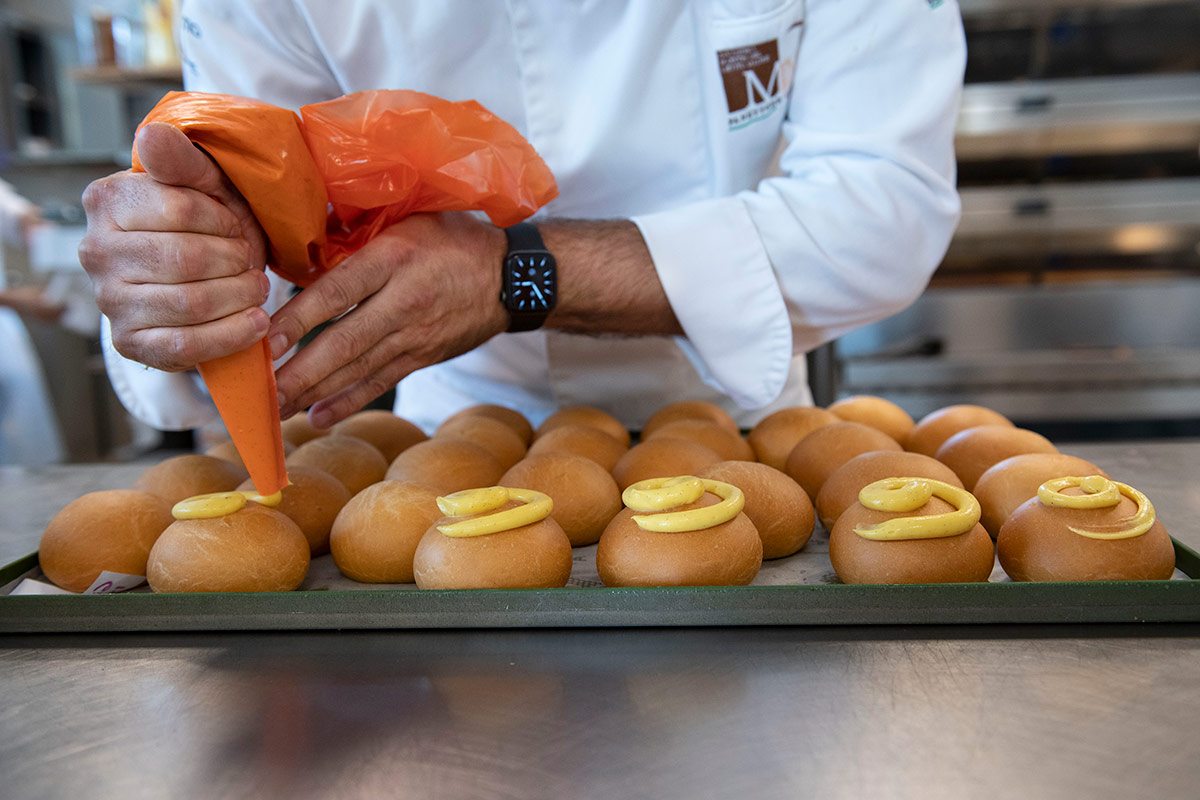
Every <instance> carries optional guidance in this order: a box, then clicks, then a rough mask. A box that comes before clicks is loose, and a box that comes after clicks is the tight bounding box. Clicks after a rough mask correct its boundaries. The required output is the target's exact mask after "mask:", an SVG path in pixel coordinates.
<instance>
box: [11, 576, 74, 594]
mask: <svg viewBox="0 0 1200 800" xmlns="http://www.w3.org/2000/svg"><path fill="white" fill-rule="evenodd" d="M8 594H9V597H16V596H17V595H19V594H28V595H33V594H71V592H68V591H67V590H66V589H61V588H59V587H57V586H55V585H54V584H52V583H45V582H44V581H35V580H34V579H33V578H26V579H25V580H23V581H21V582H20V583H18V584H17V586H16V588H15V589H13V590H12V591H11V592H9V593H8Z"/></svg>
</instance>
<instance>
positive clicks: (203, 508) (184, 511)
mask: <svg viewBox="0 0 1200 800" xmlns="http://www.w3.org/2000/svg"><path fill="white" fill-rule="evenodd" d="M247 502H253V503H258V504H259V505H262V506H277V505H279V504H280V503H281V502H283V492H281V491H280V492H275V493H274V494H269V495H266V496H263V495H261V494H259V493H258V492H254V491H244V492H213V493H212V494H198V495H196V496H195V497H189V498H187V499H186V500H180V501H179V502H178V503H176V504H175V505H174V506H172V507H171V516H173V517H175V519H212V518H214V517H224V516H225V515H227V514H232V513H234V512H235V511H240V510H241V509H242V508H244V507H245V505H246V503H247Z"/></svg>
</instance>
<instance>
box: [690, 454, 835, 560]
mask: <svg viewBox="0 0 1200 800" xmlns="http://www.w3.org/2000/svg"><path fill="white" fill-rule="evenodd" d="M697 477H699V478H710V479H712V480H715V481H721V482H722V483H728V484H731V485H733V486H736V487H738V488H739V489H741V490H742V493H743V494H744V495H745V496H746V506H745V508H743V509H742V513H743V514H745V515H746V516H747V517H748V518H749V519H750V522H752V523H753V524H754V528H755V530H757V531H758V538H759V539H761V540H762V543H763V553H762V557H763V560H767V559H772V558H783V557H784V556H790V555H791V554H793V553H795V552H797V551H799V550H800V549H801V548H802V547H804V545H806V544H808V540H809V538H811V537H812V532H813V527H814V524H815V523H814V513H813V504H812V501H811V500H809V499H808V495H807V494H805V492H804V490H803V489H801V488H800V485H799V484H798V483H796V482H795V481H794V480H792V479H791V478H789V477H788V476H787V475H785V474H784V473H782V472H780V471H779V470H777V469H775V468H774V467H768V466H767V465H766V464H758V463H754V462H750V461H721V462H719V463H717V464H713V465H712V466H709V467H705V468H704V469H702V470H700V472H699V474H698V475H697Z"/></svg>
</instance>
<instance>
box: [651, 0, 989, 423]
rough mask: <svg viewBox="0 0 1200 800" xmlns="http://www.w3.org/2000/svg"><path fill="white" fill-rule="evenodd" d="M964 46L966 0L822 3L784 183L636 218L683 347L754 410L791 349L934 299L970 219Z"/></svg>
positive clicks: (804, 62)
mask: <svg viewBox="0 0 1200 800" xmlns="http://www.w3.org/2000/svg"><path fill="white" fill-rule="evenodd" d="M965 59H966V48H965V43H964V38H963V33H962V24H961V19H960V16H959V13H958V9H957V7H956V6H955V4H954V3H952V2H947V3H941V4H939V3H929V2H924V1H923V0H905V2H894V3H866V2H830V1H829V0H810V2H808V3H807V15H806V17H805V19H804V24H803V35H802V38H801V41H800V45H799V49H798V51H797V59H796V70H795V83H794V85H793V87H792V89H791V97H790V100H789V103H788V111H787V119H786V121H785V122H784V123H783V133H784V135H785V137H786V138H787V140H788V145H787V148H786V150H785V151H784V153H783V155H782V158H781V161H780V166H781V169H782V172H783V175H782V176H781V177H776V178H769V179H766V180H764V181H762V182H761V183H759V184H758V186H757V187H755V188H754V189H753V190H750V191H742V192H740V193H737V194H735V195H733V196H730V197H725V198H720V199H714V200H710V201H706V202H702V203H699V204H692V205H686V206H681V207H679V208H677V209H672V210H668V211H663V212H659V213H655V214H650V215H645V216H640V217H637V218H636V219H635V222H637V224H638V226H639V228H640V229H641V231H642V234H643V236H644V237H645V239H646V243H647V245H648V247H649V249H650V253H651V255H652V257H653V259H654V263H655V267H656V269H657V270H658V274H659V277H660V279H661V280H662V283H663V286H664V288H665V290H666V292H667V296H668V298H669V299H670V301H671V304H672V307H673V308H674V309H675V312H676V316H677V317H678V318H679V321H680V324H681V325H682V326H683V329H684V332H685V334H686V342H682V343H681V344H682V346H683V347H684V348H685V350H688V351H689V355H690V356H691V357H692V358H693V360H696V361H698V362H699V363H700V364H701V365H702V366H703V367H704V368H705V370H706V371H707V373H708V375H709V379H710V380H711V381H712V382H714V383H716V384H717V385H718V387H719V388H721V389H722V390H724V391H725V392H727V393H728V394H729V395H730V396H731V397H732V398H733V399H734V400H735V401H736V402H737V403H738V404H739V405H741V406H743V407H758V406H762V405H764V404H766V403H768V402H770V401H771V400H772V399H773V398H775V397H776V396H777V395H778V394H779V392H780V391H781V390H782V388H783V385H784V381H785V379H786V377H787V375H788V364H789V362H790V360H791V359H792V357H793V355H797V354H800V353H804V352H807V351H809V350H811V349H813V348H814V347H816V346H818V345H820V344H821V343H823V342H826V341H830V340H832V339H834V338H836V337H838V336H840V335H841V334H843V333H845V332H847V331H849V330H852V329H854V328H856V327H859V326H861V325H865V324H868V323H870V322H873V321H875V320H878V319H882V318H883V317H885V316H888V315H890V314H893V313H896V312H897V311H899V310H901V309H902V308H904V307H905V306H907V305H908V304H910V303H911V302H912V301H913V300H915V299H916V297H917V296H918V295H919V294H920V293H921V291H922V290H923V289H924V287H925V285H926V284H927V282H928V280H929V277H930V275H931V274H932V273H933V270H934V269H935V268H936V267H937V265H938V263H939V262H940V261H941V258H942V256H943V255H944V254H945V250H946V248H947V246H948V245H949V242H950V237H951V235H952V234H953V231H954V228H955V225H956V224H957V221H958V215H959V201H958V195H957V192H956V190H955V185H954V184H955V166H954V150H953V135H954V122H955V118H956V115H957V111H958V101H959V96H960V93H961V86H962V75H963V68H964V64H965Z"/></svg>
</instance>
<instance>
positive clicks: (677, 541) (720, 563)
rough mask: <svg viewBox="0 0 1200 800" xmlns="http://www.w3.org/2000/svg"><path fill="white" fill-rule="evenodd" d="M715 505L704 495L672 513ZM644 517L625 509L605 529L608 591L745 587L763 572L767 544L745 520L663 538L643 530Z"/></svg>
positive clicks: (602, 568)
mask: <svg viewBox="0 0 1200 800" xmlns="http://www.w3.org/2000/svg"><path fill="white" fill-rule="evenodd" d="M716 502H719V498H717V497H716V496H714V495H711V494H708V493H705V494H703V495H701V497H700V500H698V501H697V502H695V503H691V504H689V505H686V506H682V507H681V508H678V509H673V510H675V511H685V510H687V509H690V508H697V507H700V506H707V505H712V504H713V503H716ZM643 513H646V512H636V511H632V510H630V509H628V508H626V509H623V510H622V511H621V513H619V514H617V516H615V517H613V521H612V522H610V523H608V527H607V528H605V529H604V535H602V536H601V537H600V544H599V546H598V547H597V548H596V568H597V570H598V571H599V573H600V580H602V581H604V585H605V586H745V585H747V584H748V583H750V582H751V581H752V580H754V576H755V575H757V574H758V570H759V569H760V568H761V567H762V552H763V546H762V539H760V538H759V536H758V531H757V530H755V529H754V523H752V522H751V521H750V519H749V518H748V517H747V516H746V515H745V514H741V513H739V514H738V515H737V516H736V517H734V518H733V519H731V520H729V521H728V522H722V523H721V524H720V525H716V526H713V527H712V528H706V529H704V530H699V531H683V532H680V533H660V532H656V531H646V530H642V529H641V528H640V527H638V524H637V523H636V522H634V521H633V516H634V514H639V515H640V514H643ZM650 513H654V512H650ZM659 513H661V512H659Z"/></svg>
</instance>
